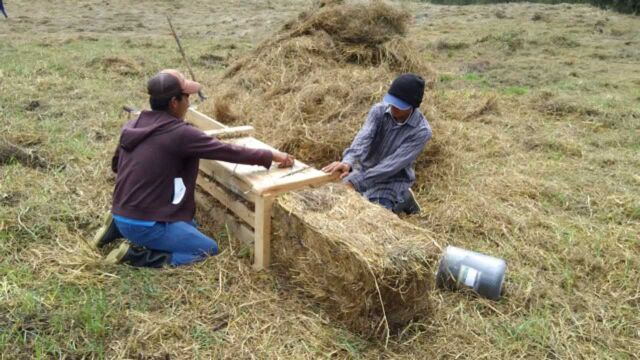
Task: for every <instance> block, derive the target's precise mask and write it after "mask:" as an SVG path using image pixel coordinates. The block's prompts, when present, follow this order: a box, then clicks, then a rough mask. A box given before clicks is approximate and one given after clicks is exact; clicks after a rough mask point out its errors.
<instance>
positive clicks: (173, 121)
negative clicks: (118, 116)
mask: <svg viewBox="0 0 640 360" xmlns="http://www.w3.org/2000/svg"><path fill="white" fill-rule="evenodd" d="M272 157H273V154H272V153H271V151H269V150H263V149H249V148H245V147H241V146H238V145H233V144H225V143H223V142H220V141H218V140H216V139H215V138H212V137H211V136H208V135H206V134H205V133H203V132H202V131H200V130H199V129H197V128H194V127H193V126H191V125H190V124H187V123H185V122H184V121H182V120H180V119H178V118H176V117H174V116H172V115H171V114H169V113H167V112H165V111H143V112H142V113H141V114H140V116H139V117H138V118H137V119H135V120H132V121H129V122H128V123H127V124H126V125H125V126H124V128H123V129H122V133H121V134H120V142H119V144H118V148H117V149H116V152H115V155H114V156H113V160H112V162H111V168H112V169H113V171H114V172H116V173H117V176H116V186H115V190H114V192H113V206H112V209H111V211H112V213H113V214H115V215H120V216H123V217H126V218H131V219H137V220H150V221H166V222H174V221H191V220H193V216H194V215H195V211H196V210H195V208H196V207H195V200H194V192H195V187H196V177H197V176H198V165H199V159H200V158H203V159H212V160H222V161H228V162H232V163H239V164H248V165H261V166H264V167H265V168H267V169H268V168H270V167H271V161H272ZM175 178H182V181H183V183H184V185H185V187H186V191H185V194H184V197H183V198H182V200H181V201H180V202H179V203H178V204H175V205H174V204H172V200H173V199H174V179H175Z"/></svg>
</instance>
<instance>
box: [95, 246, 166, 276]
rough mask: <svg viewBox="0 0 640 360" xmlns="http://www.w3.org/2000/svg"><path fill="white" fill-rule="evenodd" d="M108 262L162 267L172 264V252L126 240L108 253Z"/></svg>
mask: <svg viewBox="0 0 640 360" xmlns="http://www.w3.org/2000/svg"><path fill="white" fill-rule="evenodd" d="M107 262H109V263H112V264H126V265H130V266H133V267H147V268H156V269H157V268H161V267H164V266H169V265H171V253H170V252H166V251H160V250H153V249H147V248H144V247H138V246H132V245H130V244H129V243H128V242H126V241H124V242H123V243H122V244H120V246H118V247H117V248H116V249H114V250H113V251H111V252H110V253H109V255H107Z"/></svg>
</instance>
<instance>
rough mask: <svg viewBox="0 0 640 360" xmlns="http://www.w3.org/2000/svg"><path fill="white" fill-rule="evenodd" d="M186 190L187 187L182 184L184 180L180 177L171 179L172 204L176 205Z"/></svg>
mask: <svg viewBox="0 0 640 360" xmlns="http://www.w3.org/2000/svg"><path fill="white" fill-rule="evenodd" d="M186 191H187V187H186V186H184V182H183V181H182V178H175V179H173V201H172V202H171V203H172V204H173V205H178V204H179V203H180V201H182V198H184V193H185V192H186Z"/></svg>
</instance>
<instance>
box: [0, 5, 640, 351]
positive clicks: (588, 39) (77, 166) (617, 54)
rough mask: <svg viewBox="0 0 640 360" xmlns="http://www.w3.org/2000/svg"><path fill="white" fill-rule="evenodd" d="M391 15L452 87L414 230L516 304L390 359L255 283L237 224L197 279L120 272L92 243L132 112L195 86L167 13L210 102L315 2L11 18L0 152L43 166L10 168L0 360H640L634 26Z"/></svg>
mask: <svg viewBox="0 0 640 360" xmlns="http://www.w3.org/2000/svg"><path fill="white" fill-rule="evenodd" d="M395 4H396V5H398V6H401V7H404V8H405V9H407V10H408V11H410V12H411V13H412V14H413V17H414V20H413V23H412V25H411V26H410V30H409V34H408V37H409V38H410V39H411V40H412V41H414V42H415V44H416V46H417V47H418V48H419V50H420V53H421V55H422V56H424V59H425V60H426V61H427V62H428V63H429V64H430V65H431V66H432V67H433V68H434V69H435V70H436V73H437V75H436V78H437V81H436V84H435V86H434V88H433V89H431V90H429V92H428V93H427V95H426V98H425V104H424V105H423V110H424V111H425V113H426V114H427V115H428V116H429V118H430V121H431V125H432V127H433V130H434V137H433V140H432V141H431V143H430V144H429V148H428V150H427V152H426V154H425V156H423V157H421V158H420V160H419V161H418V164H417V169H418V172H419V173H420V176H419V177H418V184H417V186H416V192H417V194H418V198H419V201H420V203H421V204H423V207H424V211H423V212H422V213H421V214H420V215H418V216H412V217H408V218H407V221H410V222H412V223H414V224H416V225H419V226H421V227H425V228H428V229H431V230H432V231H433V232H434V233H435V234H436V236H437V237H438V238H439V239H440V240H441V241H442V243H449V244H453V245H458V246H462V247H465V248H469V249H473V250H476V251H481V252H484V253H488V254H491V255H495V256H499V257H502V258H504V259H506V260H507V262H508V263H509V270H508V275H507V283H506V294H505V297H504V298H503V299H502V300H500V301H498V302H491V301H488V300H484V299H479V298H477V297H475V296H473V295H471V294H467V293H457V292H444V291H438V290H436V291H434V295H433V297H434V299H435V300H436V304H437V306H436V308H435V309H434V314H433V316H432V317H430V318H428V319H425V320H424V321H421V322H416V323H414V324H412V325H410V326H409V327H407V328H406V329H405V330H404V331H403V332H402V333H401V334H400V335H399V336H395V337H393V338H392V339H391V342H390V344H389V347H388V348H386V349H385V348H384V346H383V345H384V344H381V343H377V342H374V341H368V340H365V339H362V338H359V337H358V336H356V335H354V334H352V333H350V332H348V331H346V330H344V329H341V328H339V327H336V326H334V325H333V324H331V323H330V321H329V320H328V318H327V316H326V315H325V314H323V313H322V312H321V311H319V310H318V309H317V306H316V305H315V304H313V303H310V302H309V301H307V300H306V299H305V298H304V297H301V296H299V295H296V293H295V292H292V291H290V289H288V288H287V286H286V284H284V283H282V281H281V280H280V279H279V278H277V277H274V276H273V275H271V274H270V273H256V272H253V271H252V270H251V267H250V262H249V259H247V258H246V257H245V256H243V254H242V253H241V252H240V251H239V249H237V248H236V249H233V248H232V247H230V246H229V239H227V237H226V234H225V231H224V229H223V228H221V227H218V228H215V230H212V231H213V232H214V233H212V234H211V235H214V236H215V237H217V238H218V240H219V242H220V244H221V249H222V250H223V251H222V253H221V254H220V255H219V256H217V257H215V258H211V259H209V260H207V261H205V262H203V263H200V264H197V265H195V266H191V267H186V268H180V269H167V270H162V271H157V270H136V269H131V268H128V267H124V266H115V265H109V264H105V263H104V261H103V260H102V258H101V256H100V255H99V254H97V253H94V252H93V251H91V250H90V249H89V248H88V247H87V245H86V243H85V240H87V239H90V238H91V236H92V235H93V232H94V231H95V230H96V229H97V227H98V226H99V222H100V220H99V219H100V216H101V214H103V213H104V211H106V210H107V209H108V207H109V204H110V199H111V191H112V188H113V181H114V176H113V175H112V174H111V173H110V170H109V165H110V157H111V153H112V151H113V149H114V147H115V145H116V143H117V139H118V133H119V129H120V127H121V126H122V124H123V123H124V122H125V120H126V118H125V115H124V114H123V113H122V111H121V107H122V105H125V104H128V105H133V106H137V107H145V106H146V103H145V102H146V97H145V91H144V90H145V89H144V84H145V82H146V79H147V78H148V77H149V76H151V75H153V74H154V73H155V72H157V71H158V70H159V69H162V68H167V67H175V68H179V69H181V70H183V71H185V72H186V67H185V66H184V65H183V62H182V60H181V57H180V55H179V53H178V52H177V49H176V45H175V42H174V40H173V38H172V36H171V34H170V32H169V29H168V26H167V24H166V19H165V15H166V14H171V16H172V19H173V22H174V25H175V26H176V27H177V28H178V32H179V34H180V36H181V39H182V42H183V45H184V46H185V48H186V49H187V53H188V55H189V56H190V58H191V59H192V62H193V65H194V70H195V73H196V74H197V75H198V76H199V80H202V82H203V83H205V84H206V85H207V88H206V92H207V93H208V94H212V95H213V94H215V91H216V88H215V81H216V77H217V76H219V75H220V74H221V73H222V71H223V70H224V69H225V67H226V66H227V65H228V64H229V63H231V62H233V59H235V58H236V57H238V56H241V55H242V54H245V53H247V52H248V51H250V50H251V49H252V48H254V47H255V46H256V45H257V44H258V43H259V42H260V41H261V40H264V39H266V38H268V37H269V36H270V34H271V33H273V32H274V31H276V30H277V29H279V28H280V26H282V24H284V22H285V21H287V20H288V19H291V18H293V17H295V16H297V14H298V13H299V12H300V11H303V10H306V9H308V8H309V7H310V6H311V2H310V1H280V0H274V1H266V2H265V1H228V2H216V3H214V2H202V1H191V0H188V1H182V2H169V1H138V2H135V3H134V4H131V3H130V2H126V1H122V0H112V1H109V2H108V3H104V2H101V1H89V0H84V1H57V2H55V4H53V3H51V2H49V1H42V0H33V1H29V2H25V1H15V2H14V1H5V6H6V8H7V12H8V13H9V16H10V18H9V19H0V137H2V138H3V139H5V140H7V141H10V142H12V143H14V144H17V145H19V146H21V147H22V148H24V149H26V150H29V151H33V152H35V153H37V154H38V155H39V156H41V157H42V158H43V159H45V160H46V161H47V164H48V167H46V168H33V167H30V166H28V165H26V164H23V163H21V162H19V161H8V162H6V163H5V162H0V163H1V164H2V165H1V166H0V179H1V181H0V354H2V355H0V357H2V358H6V359H16V358H83V357H85V358H136V359H137V358H144V359H155V358H157V359H166V358H171V359H174V358H175V359H191V358H202V359H206V358H296V359H299V358H323V357H336V358H394V359H395V358H398V359H400V358H406V359H416V358H425V359H430V358H474V359H475V358H488V359H494V358H504V359H511V358H535V359H539V358H559V359H567V358H576V359H579V358H611V359H634V358H638V354H639V353H640V330H639V329H640V316H639V315H638V314H639V312H640V282H639V281H638V278H639V276H640V270H639V269H640V256H639V255H638V254H639V253H640V235H639V233H640V171H639V169H640V19H639V18H637V17H633V16H629V15H622V14H618V13H614V12H607V11H603V10H601V9H598V8H596V7H592V6H588V5H567V4H560V5H544V4H527V3H518V4H496V5H481V6H480V5H478V6H464V7H459V6H438V5H431V4H425V3H422V2H412V1H402V2H395ZM390 80H391V79H390Z"/></svg>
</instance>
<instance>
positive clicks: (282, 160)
mask: <svg viewBox="0 0 640 360" xmlns="http://www.w3.org/2000/svg"><path fill="white" fill-rule="evenodd" d="M272 153H273V157H272V159H273V161H275V162H277V163H278V167H279V168H287V167H292V166H293V163H294V162H295V161H296V159H295V158H294V157H293V156H292V155H289V154H287V153H284V152H282V151H278V150H274V151H272Z"/></svg>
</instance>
